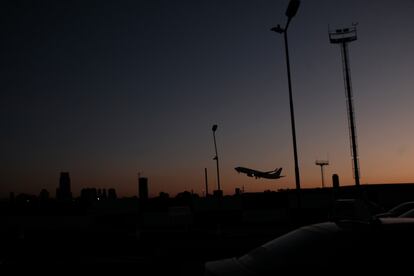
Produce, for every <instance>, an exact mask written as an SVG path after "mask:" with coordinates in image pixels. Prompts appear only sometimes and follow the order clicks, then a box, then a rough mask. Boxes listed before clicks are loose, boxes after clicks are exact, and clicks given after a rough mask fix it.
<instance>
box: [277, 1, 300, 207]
mask: <svg viewBox="0 0 414 276" xmlns="http://www.w3.org/2000/svg"><path fill="white" fill-rule="evenodd" d="M299 5H300V1H299V0H291V1H290V2H289V6H288V8H287V10H286V16H287V17H288V21H287V23H286V27H285V28H281V27H280V25H277V27H274V28H272V29H271V30H272V31H274V32H277V33H279V34H282V33H283V38H284V41H285V54H286V66H287V76H288V88H289V106H290V122H291V126H292V141H293V157H294V162H295V182H296V192H297V199H298V208H300V207H301V196H300V191H301V188H300V173H299V161H298V152H297V144H296V130H295V111H294V108H293V94H292V79H291V74H290V60H289V44H288V35H287V30H288V27H289V24H290V21H291V20H292V18H293V17H294V16H295V15H296V12H297V11H298V9H299Z"/></svg>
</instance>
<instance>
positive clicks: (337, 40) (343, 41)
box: [329, 24, 359, 187]
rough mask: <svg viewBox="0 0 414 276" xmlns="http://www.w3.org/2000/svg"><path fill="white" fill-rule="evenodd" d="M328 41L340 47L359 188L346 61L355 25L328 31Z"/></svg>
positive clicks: (354, 165) (354, 34)
mask: <svg viewBox="0 0 414 276" xmlns="http://www.w3.org/2000/svg"><path fill="white" fill-rule="evenodd" d="M329 40H330V42H331V43H332V44H339V45H340V47H341V54H342V65H343V72H344V82H345V92H346V97H347V109H348V124H349V136H350V139H351V154H352V159H353V162H352V165H353V171H354V178H355V186H357V187H359V161H358V146H357V135H356V126H355V115H354V105H353V100H352V85H351V76H350V66H349V59H348V43H350V42H352V41H355V40H357V30H356V24H353V25H352V27H350V28H345V29H337V30H335V31H329Z"/></svg>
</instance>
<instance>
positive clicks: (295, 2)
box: [285, 0, 300, 19]
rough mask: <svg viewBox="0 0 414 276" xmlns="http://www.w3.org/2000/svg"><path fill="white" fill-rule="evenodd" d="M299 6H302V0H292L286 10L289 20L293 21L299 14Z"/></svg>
mask: <svg viewBox="0 0 414 276" xmlns="http://www.w3.org/2000/svg"><path fill="white" fill-rule="evenodd" d="M299 6H300V0H290V2H289V5H288V7H287V9H286V13H285V14H286V16H287V17H288V18H289V19H292V18H293V17H294V16H295V15H296V13H297V12H298V9H299Z"/></svg>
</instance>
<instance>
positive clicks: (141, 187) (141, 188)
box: [138, 177, 148, 200]
mask: <svg viewBox="0 0 414 276" xmlns="http://www.w3.org/2000/svg"><path fill="white" fill-rule="evenodd" d="M138 195H139V199H140V200H147V199H148V178H146V177H139V178H138Z"/></svg>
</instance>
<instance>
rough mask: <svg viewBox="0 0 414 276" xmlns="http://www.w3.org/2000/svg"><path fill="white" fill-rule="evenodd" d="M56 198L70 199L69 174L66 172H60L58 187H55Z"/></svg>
mask: <svg viewBox="0 0 414 276" xmlns="http://www.w3.org/2000/svg"><path fill="white" fill-rule="evenodd" d="M56 199H57V200H61V201H69V200H72V192H71V190H70V176H69V173H68V172H61V173H60V179H59V187H58V188H57V189H56Z"/></svg>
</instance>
